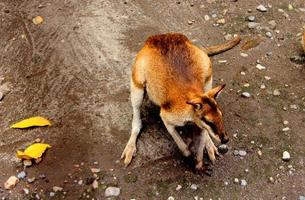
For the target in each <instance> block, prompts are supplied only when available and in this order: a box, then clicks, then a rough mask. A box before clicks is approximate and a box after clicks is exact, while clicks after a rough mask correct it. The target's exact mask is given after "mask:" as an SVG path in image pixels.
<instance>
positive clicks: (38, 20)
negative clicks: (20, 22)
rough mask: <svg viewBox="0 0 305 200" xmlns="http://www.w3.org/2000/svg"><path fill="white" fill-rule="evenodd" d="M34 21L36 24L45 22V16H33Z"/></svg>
mask: <svg viewBox="0 0 305 200" xmlns="http://www.w3.org/2000/svg"><path fill="white" fill-rule="evenodd" d="M32 21H33V23H34V24H35V25H38V24H41V23H42V22H43V18H42V17H41V16H36V17H34V18H33V20H32Z"/></svg>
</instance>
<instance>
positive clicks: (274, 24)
mask: <svg viewBox="0 0 305 200" xmlns="http://www.w3.org/2000/svg"><path fill="white" fill-rule="evenodd" d="M268 24H269V25H270V28H271V29H272V30H275V29H276V25H277V24H276V22H275V20H271V21H269V22H268Z"/></svg>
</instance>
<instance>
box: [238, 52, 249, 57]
mask: <svg viewBox="0 0 305 200" xmlns="http://www.w3.org/2000/svg"><path fill="white" fill-rule="evenodd" d="M240 56H241V57H244V58H246V57H248V56H249V55H248V54H246V53H240Z"/></svg>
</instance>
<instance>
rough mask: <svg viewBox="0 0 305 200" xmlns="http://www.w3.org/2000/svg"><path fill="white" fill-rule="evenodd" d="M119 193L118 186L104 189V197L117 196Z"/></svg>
mask: <svg viewBox="0 0 305 200" xmlns="http://www.w3.org/2000/svg"><path fill="white" fill-rule="evenodd" d="M120 193H121V189H120V188H118V187H108V188H107V189H106V190H105V197H117V196H119V195H120Z"/></svg>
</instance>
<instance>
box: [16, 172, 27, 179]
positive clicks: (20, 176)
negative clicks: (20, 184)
mask: <svg viewBox="0 0 305 200" xmlns="http://www.w3.org/2000/svg"><path fill="white" fill-rule="evenodd" d="M25 177H26V173H25V171H22V172H20V173H19V174H17V178H19V179H24V178H25Z"/></svg>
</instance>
